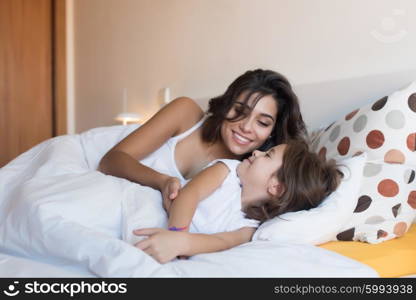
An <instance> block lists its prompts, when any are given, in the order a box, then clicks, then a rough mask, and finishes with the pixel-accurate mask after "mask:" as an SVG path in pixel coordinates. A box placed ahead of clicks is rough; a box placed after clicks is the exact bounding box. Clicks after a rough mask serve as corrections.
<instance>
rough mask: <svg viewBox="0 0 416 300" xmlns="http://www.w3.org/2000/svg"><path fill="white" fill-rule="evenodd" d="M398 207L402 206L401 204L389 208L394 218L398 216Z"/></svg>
mask: <svg viewBox="0 0 416 300" xmlns="http://www.w3.org/2000/svg"><path fill="white" fill-rule="evenodd" d="M400 206H402V204H401V203H399V204H397V205H395V206H393V207H392V208H391V212H392V213H393V216H394V217H397V215H398V214H399V209H400Z"/></svg>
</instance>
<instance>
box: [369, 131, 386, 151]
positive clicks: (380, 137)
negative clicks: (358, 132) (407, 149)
mask: <svg viewBox="0 0 416 300" xmlns="http://www.w3.org/2000/svg"><path fill="white" fill-rule="evenodd" d="M366 142H367V145H368V147H370V148H371V149H377V148H380V147H381V146H383V144H384V134H383V133H382V132H381V131H380V130H372V131H370V132H369V133H368V135H367V139H366Z"/></svg>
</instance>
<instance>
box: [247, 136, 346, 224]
mask: <svg viewBox="0 0 416 300" xmlns="http://www.w3.org/2000/svg"><path fill="white" fill-rule="evenodd" d="M276 176H277V179H278V180H279V183H281V184H283V186H284V187H285V190H284V192H283V193H282V194H281V195H280V196H278V197H272V196H271V199H270V200H269V201H267V202H264V204H263V205H261V206H249V207H247V208H246V210H245V213H246V215H247V217H248V218H251V219H256V220H259V221H260V222H264V221H266V220H268V219H271V218H273V217H276V216H279V215H281V214H283V213H286V212H294V211H299V210H305V209H310V208H313V207H316V206H318V205H319V204H320V203H321V202H322V201H323V200H324V199H325V198H326V197H327V196H328V195H329V194H331V193H332V192H333V191H334V190H335V189H336V188H337V186H338V184H339V181H340V179H341V176H342V173H341V172H340V171H339V170H338V169H337V165H336V164H335V161H333V160H332V161H328V162H327V161H325V160H323V159H322V158H321V157H319V156H318V155H317V154H316V153H314V152H311V151H309V149H308V146H307V145H306V144H305V143H304V142H300V141H289V142H288V143H287V147H286V149H285V152H284V154H283V161H282V166H281V167H280V169H279V170H278V171H277V173H276Z"/></svg>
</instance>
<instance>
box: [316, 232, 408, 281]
mask: <svg viewBox="0 0 416 300" xmlns="http://www.w3.org/2000/svg"><path fill="white" fill-rule="evenodd" d="M321 247H322V248H324V249H327V250H331V251H334V252H337V253H339V254H342V255H344V256H346V257H349V258H352V259H355V260H357V261H359V262H361V263H364V264H366V265H368V266H369V267H371V268H373V269H374V270H376V271H377V273H378V274H379V275H380V277H416V224H413V225H412V226H411V227H410V228H409V231H408V232H407V233H406V234H405V235H403V236H402V237H400V238H396V239H393V240H389V241H386V242H383V243H380V244H367V243H361V242H341V241H340V242H329V243H326V244H323V245H321Z"/></svg>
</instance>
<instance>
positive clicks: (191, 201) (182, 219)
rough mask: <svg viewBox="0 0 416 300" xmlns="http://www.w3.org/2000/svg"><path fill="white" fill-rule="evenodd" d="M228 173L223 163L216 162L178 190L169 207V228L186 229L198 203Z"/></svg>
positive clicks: (214, 188) (213, 189)
mask: <svg viewBox="0 0 416 300" xmlns="http://www.w3.org/2000/svg"><path fill="white" fill-rule="evenodd" d="M228 173H229V169H228V167H227V166H226V165H225V164H223V163H216V164H214V165H212V166H210V167H208V168H206V169H204V170H202V171H201V172H199V173H198V174H197V175H195V177H193V178H192V180H191V181H189V182H188V183H187V184H186V185H185V186H184V187H183V188H182V189H181V190H180V191H179V195H178V196H177V197H176V199H175V200H174V201H173V202H172V204H171V206H170V208H169V228H172V227H176V228H178V229H179V231H188V229H189V225H190V224H191V221H192V218H193V216H194V214H195V210H196V207H197V206H198V203H199V202H200V201H201V200H203V199H205V198H207V197H208V196H209V195H210V194H212V193H213V192H214V191H215V190H216V189H217V188H218V187H220V186H221V184H222V183H223V182H224V180H225V178H226V177H227V175H228Z"/></svg>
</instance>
